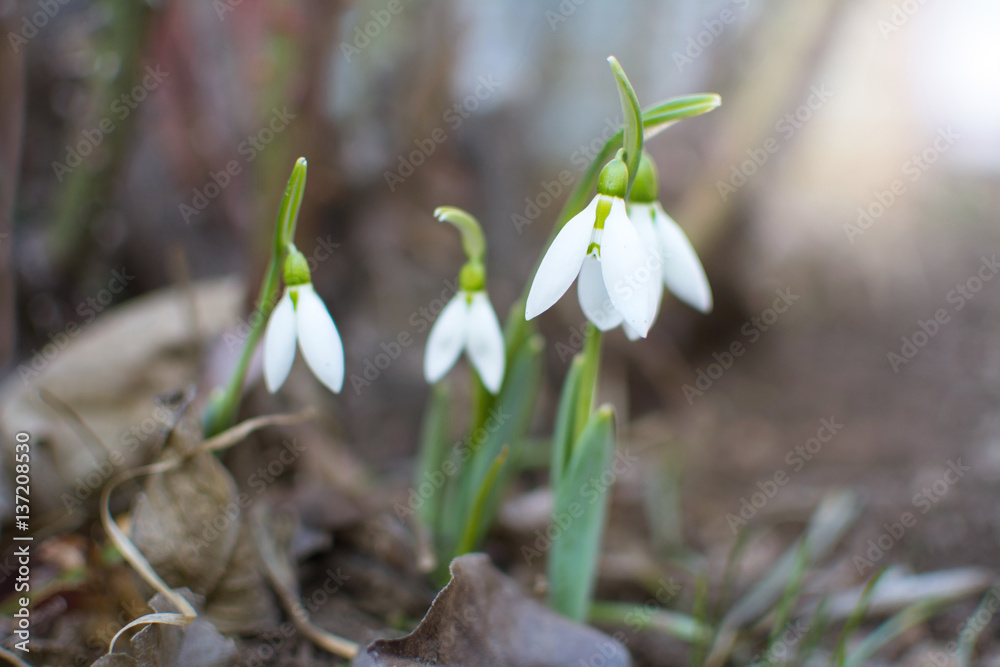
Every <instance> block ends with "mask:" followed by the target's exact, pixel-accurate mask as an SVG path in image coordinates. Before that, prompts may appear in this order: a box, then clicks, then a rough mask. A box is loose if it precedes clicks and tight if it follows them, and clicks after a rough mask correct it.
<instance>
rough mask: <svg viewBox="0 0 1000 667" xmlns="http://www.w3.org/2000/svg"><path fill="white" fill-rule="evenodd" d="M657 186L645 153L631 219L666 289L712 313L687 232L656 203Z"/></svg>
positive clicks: (705, 280) (705, 282)
mask: <svg viewBox="0 0 1000 667" xmlns="http://www.w3.org/2000/svg"><path fill="white" fill-rule="evenodd" d="M657 183H658V180H657V174H656V165H655V164H654V163H653V161H652V159H651V158H650V157H649V156H648V155H646V153H645V152H644V153H643V155H642V160H641V161H640V163H639V169H638V173H637V174H636V178H635V182H634V183H633V185H632V192H631V195H630V197H629V209H628V214H629V218H630V219H631V220H632V223H633V224H634V225H635V228H636V231H637V232H638V233H639V236H640V237H641V238H642V240H643V243H644V244H645V245H646V246H647V247H649V248H653V249H654V250H653V252H654V256H655V257H656V260H657V264H658V265H659V268H660V272H661V275H662V278H663V284H664V285H666V287H667V289H668V290H670V291H671V292H673V294H674V295H675V296H676V297H677V298H678V299H680V300H681V301H683V302H684V303H686V304H688V305H689V306H691V307H692V308H694V309H696V310H699V311H701V312H703V313H708V312H710V311H711V310H712V290H711V288H710V287H709V285H708V278H707V277H706V276H705V269H704V268H703V267H702V265H701V261H700V260H699V259H698V255H697V253H695V251H694V248H693V247H692V246H691V242H690V241H689V240H688V238H687V236H686V235H685V234H684V231H683V230H682V229H681V228H680V226H679V225H678V224H677V223H676V222H674V220H673V218H671V217H670V216H669V215H667V214H666V213H665V212H664V210H663V207H662V206H660V202H658V201H656V196H657V193H656V190H657ZM657 309H659V302H657ZM623 328H624V329H625V334H626V335H627V336H628V337H629V338H630V339H632V340H635V338H636V337H637V332H636V331H635V330H634V329H632V328H631V327H630V326H629V325H628V323H627V322H626V323H625V325H624V327H623Z"/></svg>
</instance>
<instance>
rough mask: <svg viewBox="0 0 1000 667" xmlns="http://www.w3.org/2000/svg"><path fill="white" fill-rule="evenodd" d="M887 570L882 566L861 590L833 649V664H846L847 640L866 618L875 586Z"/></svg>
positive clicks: (839, 666)
mask: <svg viewBox="0 0 1000 667" xmlns="http://www.w3.org/2000/svg"><path fill="white" fill-rule="evenodd" d="M885 570H886V569H885V568H882V569H881V570H879V571H878V572H877V573H876V574H875V576H873V577H872V578H871V579H869V580H868V583H867V584H865V588H864V590H863V591H861V595H859V596H858V602H857V604H855V605H854V609H852V610H851V615H850V616H848V617H847V622H846V623H844V629H843V630H841V631H840V636H839V637H838V638H837V646H836V648H835V649H834V651H833V656H832V658H831V661H830V664H831V665H837V666H838V667H843V666H844V664H845V661H846V656H847V642H849V641H850V640H851V637H853V636H854V633H855V632H857V629H858V628H859V627H861V622H862V621H863V620H864V619H865V614H867V613H868V606H869V605H870V604H871V600H872V596H873V595H874V594H875V586H876V585H878V581H879V579H881V578H882V575H883V574H885Z"/></svg>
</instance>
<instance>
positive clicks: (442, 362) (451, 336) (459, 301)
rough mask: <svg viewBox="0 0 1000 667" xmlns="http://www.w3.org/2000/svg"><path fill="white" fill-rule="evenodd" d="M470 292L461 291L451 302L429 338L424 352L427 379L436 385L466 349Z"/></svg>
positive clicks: (442, 312)
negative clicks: (468, 295) (468, 294)
mask: <svg viewBox="0 0 1000 667" xmlns="http://www.w3.org/2000/svg"><path fill="white" fill-rule="evenodd" d="M466 298H467V297H466V293H465V292H461V291H460V292H459V293H458V294H456V295H455V296H454V298H452V300H451V301H449V302H448V305H446V306H445V307H444V309H443V310H442V311H441V314H440V315H438V318H437V321H436V322H434V326H433V327H431V334H430V336H428V337H427V352H425V353H424V377H425V378H426V379H427V381H428V382H430V383H434V382H437V381H438V380H440V379H441V378H442V377H444V374H445V373H447V372H448V371H449V370H450V369H451V367H452V366H454V365H455V361H456V360H457V359H458V355H460V354H461V353H462V348H463V347H465V335H466V330H467V328H468V320H469V306H468V302H467V300H466Z"/></svg>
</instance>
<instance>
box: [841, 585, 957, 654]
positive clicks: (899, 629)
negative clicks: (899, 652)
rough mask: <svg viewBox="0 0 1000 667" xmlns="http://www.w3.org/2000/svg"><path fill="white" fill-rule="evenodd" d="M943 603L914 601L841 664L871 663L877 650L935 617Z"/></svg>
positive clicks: (868, 637) (865, 639)
mask: <svg viewBox="0 0 1000 667" xmlns="http://www.w3.org/2000/svg"><path fill="white" fill-rule="evenodd" d="M942 607H943V605H942V602H941V600H923V601H921V602H914V603H913V604H911V605H910V606H909V607H907V608H906V609H904V610H903V611H901V612H899V613H898V614H896V615H895V616H893V617H892V618H890V619H889V620H887V621H886V622H885V623H883V624H882V625H880V626H878V627H877V628H875V630H874V631H873V632H872V633H871V634H870V635H868V636H867V637H865V638H864V640H863V641H862V642H861V643H860V644H859V645H858V647H857V648H856V649H854V650H853V651H852V652H851V654H850V656H848V657H847V659H846V660H842V661H841V662H840V663H839V664H841V665H845V667H862V665H866V664H870V659H871V657H872V656H873V655H875V652H876V651H878V650H879V649H880V648H882V647H883V646H885V645H886V644H888V643H889V642H891V641H892V640H893V639H895V638H896V637H898V636H900V635H901V634H903V633H904V632H906V631H907V630H909V629H910V628H914V627H916V626H918V625H922V624H923V623H924V622H926V621H927V620H928V619H930V618H933V617H934V616H936V615H937V614H938V612H940V611H941V609H942Z"/></svg>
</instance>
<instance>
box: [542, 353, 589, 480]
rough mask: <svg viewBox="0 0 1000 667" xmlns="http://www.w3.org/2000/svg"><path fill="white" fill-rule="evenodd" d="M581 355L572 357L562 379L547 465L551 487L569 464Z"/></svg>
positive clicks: (580, 373)
mask: <svg viewBox="0 0 1000 667" xmlns="http://www.w3.org/2000/svg"><path fill="white" fill-rule="evenodd" d="M583 365H584V360H583V355H582V354H577V355H576V356H574V357H573V362H572V364H570V367H569V372H568V373H567V374H566V379H565V380H564V381H563V388H562V393H561V394H560V396H559V409H558V410H557V411H556V424H555V429H554V432H553V435H552V459H551V465H550V467H549V480H550V483H551V485H552V488H553V489H558V488H559V481H560V480H561V479H562V476H563V473H564V472H565V471H566V466H567V465H569V454H570V452H571V451H572V450H573V442H572V438H573V427H574V425H575V424H576V407H577V396H579V394H580V379H581V377H582V375H583Z"/></svg>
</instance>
